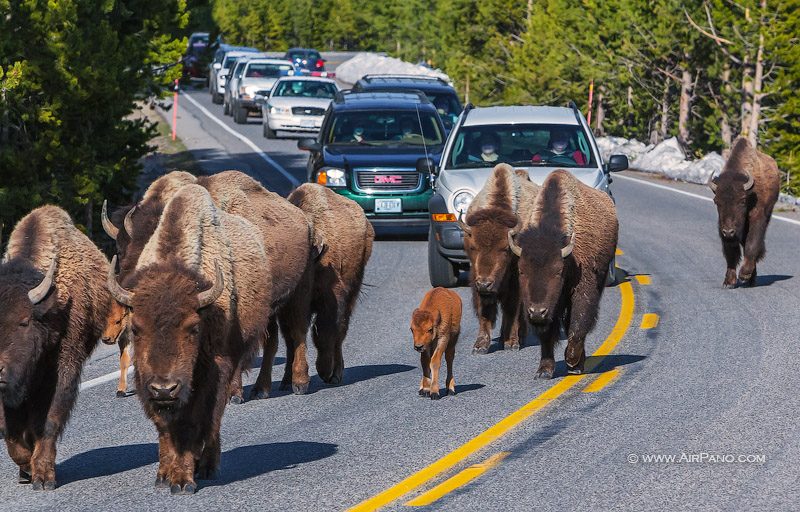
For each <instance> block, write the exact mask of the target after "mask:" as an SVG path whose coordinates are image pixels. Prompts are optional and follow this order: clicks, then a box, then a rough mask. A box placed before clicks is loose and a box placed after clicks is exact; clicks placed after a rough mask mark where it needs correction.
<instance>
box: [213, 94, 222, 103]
mask: <svg viewBox="0 0 800 512" xmlns="http://www.w3.org/2000/svg"><path fill="white" fill-rule="evenodd" d="M211 103H213V104H214V105H219V104H220V103H222V95H221V94H220V93H218V92H217V91H214V92H212V93H211Z"/></svg>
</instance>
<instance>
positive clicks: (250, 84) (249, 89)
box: [228, 59, 294, 124]
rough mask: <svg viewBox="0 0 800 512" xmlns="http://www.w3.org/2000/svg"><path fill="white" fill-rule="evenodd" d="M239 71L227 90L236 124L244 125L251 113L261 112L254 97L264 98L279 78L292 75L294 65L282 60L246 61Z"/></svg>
mask: <svg viewBox="0 0 800 512" xmlns="http://www.w3.org/2000/svg"><path fill="white" fill-rule="evenodd" d="M241 71H242V73H241V76H239V78H238V79H237V80H236V82H235V83H234V84H232V85H233V87H232V88H231V87H229V88H228V90H230V91H231V103H230V111H231V115H233V122H235V123H236V124H244V123H246V122H247V118H248V116H249V115H250V113H251V112H258V111H260V110H261V105H259V104H257V103H256V101H255V98H256V95H259V96H266V95H267V94H268V93H269V91H270V90H271V89H272V86H273V85H275V82H277V81H278V79H279V78H281V77H282V76H288V75H290V74H293V73H294V65H293V64H292V63H291V62H289V61H288V60H283V59H248V60H247V63H246V64H245V65H244V67H243V68H242V70H241Z"/></svg>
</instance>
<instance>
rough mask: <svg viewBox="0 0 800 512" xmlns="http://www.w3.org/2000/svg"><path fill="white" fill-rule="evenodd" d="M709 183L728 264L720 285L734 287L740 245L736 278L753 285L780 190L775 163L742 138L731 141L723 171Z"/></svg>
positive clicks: (764, 249) (723, 250)
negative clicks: (737, 276) (729, 151)
mask: <svg viewBox="0 0 800 512" xmlns="http://www.w3.org/2000/svg"><path fill="white" fill-rule="evenodd" d="M751 178H752V182H751ZM709 186H710V187H711V189H712V190H714V203H715V204H716V205H717V213H718V214H719V223H718V232H719V237H720V240H721V241H722V252H723V254H724V255H725V261H726V262H727V267H728V268H727V270H726V272H725V280H724V281H723V283H722V286H724V287H725V288H734V287H735V286H736V267H737V266H738V265H739V261H740V260H741V259H742V247H744V262H743V263H742V268H741V269H739V280H740V281H742V282H743V283H744V284H745V285H747V286H753V285H754V284H755V282H756V275H757V271H756V264H757V263H758V262H759V261H761V259H762V258H763V257H764V254H766V248H765V246H764V239H765V237H766V234H767V226H768V225H769V221H770V218H771V217H772V209H773V208H774V207H775V202H776V201H777V200H778V195H779V193H780V187H781V175H780V171H779V170H778V164H777V163H775V160H773V159H772V158H771V157H769V156H767V155H765V154H764V153H762V152H760V151H758V150H757V149H755V148H753V147H752V146H751V145H750V143H749V142H748V141H747V139H745V138H743V137H742V138H739V139H737V140H736V142H734V144H733V149H732V150H731V155H730V157H729V158H728V161H727V162H725V166H724V167H723V169H722V173H721V174H720V175H719V177H717V178H714V179H713V181H711V182H709ZM746 187H747V188H746Z"/></svg>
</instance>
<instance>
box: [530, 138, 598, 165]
mask: <svg viewBox="0 0 800 512" xmlns="http://www.w3.org/2000/svg"><path fill="white" fill-rule="evenodd" d="M569 139H570V136H569V133H567V132H565V131H563V130H554V131H552V132H550V142H549V144H548V146H547V149H543V150H540V151H537V152H536V153H535V154H534V155H533V158H531V162H533V163H540V162H550V161H554V162H558V161H561V162H562V163H566V161H568V160H572V161H573V162H575V163H576V164H578V165H586V157H585V156H584V155H583V153H582V152H581V151H580V150H577V149H576V150H575V151H574V152H572V153H568V150H567V148H568V147H569Z"/></svg>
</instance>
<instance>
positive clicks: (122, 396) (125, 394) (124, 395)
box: [117, 391, 128, 398]
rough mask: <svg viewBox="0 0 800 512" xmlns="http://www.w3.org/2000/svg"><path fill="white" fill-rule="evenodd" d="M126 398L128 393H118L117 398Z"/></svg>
mask: <svg viewBox="0 0 800 512" xmlns="http://www.w3.org/2000/svg"><path fill="white" fill-rule="evenodd" d="M126 396H128V393H126V392H124V391H117V398H125V397H126Z"/></svg>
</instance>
